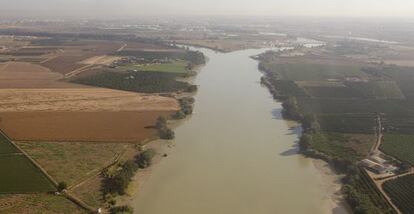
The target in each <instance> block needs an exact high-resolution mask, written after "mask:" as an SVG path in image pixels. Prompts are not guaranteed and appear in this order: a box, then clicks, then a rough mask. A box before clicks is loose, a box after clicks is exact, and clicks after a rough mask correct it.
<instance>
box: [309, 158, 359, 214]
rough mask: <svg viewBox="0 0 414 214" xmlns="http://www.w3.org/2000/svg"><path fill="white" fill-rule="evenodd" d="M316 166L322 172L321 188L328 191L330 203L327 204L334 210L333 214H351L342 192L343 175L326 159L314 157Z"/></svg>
mask: <svg viewBox="0 0 414 214" xmlns="http://www.w3.org/2000/svg"><path fill="white" fill-rule="evenodd" d="M312 163H313V165H314V166H315V168H316V169H317V170H318V171H319V172H320V176H321V178H322V180H323V181H324V185H323V186H321V188H323V189H324V191H325V192H326V197H327V198H329V203H328V204H327V205H326V206H327V210H332V212H331V213H333V214H349V213H352V212H351V211H350V209H349V207H348V204H347V203H346V201H345V199H344V197H343V194H342V192H341V188H342V185H343V184H342V182H341V179H342V177H343V175H339V174H337V173H336V172H335V171H334V169H333V168H332V167H331V166H330V165H329V164H328V163H327V162H325V161H323V160H318V159H312Z"/></svg>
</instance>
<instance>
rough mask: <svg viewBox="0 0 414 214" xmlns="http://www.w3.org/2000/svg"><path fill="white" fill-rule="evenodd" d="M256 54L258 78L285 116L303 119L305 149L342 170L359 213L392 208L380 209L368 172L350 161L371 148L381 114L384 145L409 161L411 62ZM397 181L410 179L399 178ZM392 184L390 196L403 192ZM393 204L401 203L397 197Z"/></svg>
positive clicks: (350, 199)
mask: <svg viewBox="0 0 414 214" xmlns="http://www.w3.org/2000/svg"><path fill="white" fill-rule="evenodd" d="M259 59H261V62H260V68H261V69H262V70H263V71H264V72H265V76H264V77H263V80H262V82H265V83H268V86H269V84H270V86H269V88H270V89H271V92H272V93H273V94H274V95H276V96H275V97H276V98H281V99H282V101H283V102H284V107H285V109H284V112H285V116H286V117H290V118H292V119H296V120H300V121H301V122H302V126H303V127H304V133H305V135H304V137H302V140H301V142H300V146H301V148H302V149H303V150H305V152H304V153H305V154H307V155H309V156H311V157H318V158H322V159H324V160H327V161H329V162H331V163H333V165H334V166H335V167H336V168H337V169H338V170H340V171H343V172H345V173H346V174H347V176H348V177H349V178H350V180H351V181H352V182H349V183H346V184H348V185H349V186H348V185H347V186H345V191H344V192H345V197H347V200H348V202H349V203H350V204H351V206H353V207H354V209H355V210H356V212H361V213H380V212H382V213H393V212H392V211H389V212H388V209H390V207H389V206H388V205H387V206H384V210H381V211H380V210H378V209H377V208H378V207H381V206H383V204H384V202H381V201H384V200H385V199H384V197H383V196H381V193H380V192H379V191H377V189H376V187H375V186H374V183H373V182H371V181H370V178H369V177H368V176H367V175H363V174H361V176H362V177H361V176H355V170H354V167H357V164H358V162H359V161H360V160H362V159H365V158H366V157H367V156H368V154H370V150H371V147H372V145H373V143H374V142H375V135H374V131H375V127H376V126H377V124H376V118H377V115H378V114H379V113H381V114H382V115H383V119H382V120H383V123H382V124H383V128H384V131H385V132H386V133H385V136H384V139H383V140H384V141H383V143H382V145H381V151H383V152H384V153H385V154H387V155H391V156H392V157H394V158H397V159H398V160H400V161H402V162H408V163H410V164H413V162H414V160H413V157H414V156H413V155H412V154H413V153H414V150H413V145H414V144H413V143H412V142H414V141H413V139H414V138H412V136H411V135H408V134H411V132H412V131H413V130H414V122H413V121H414V120H413V118H412V116H413V115H414V111H413V109H412V107H413V99H412V98H413V97H414V96H413V94H414V88H413V87H412V80H413V76H412V69H409V68H401V67H396V66H394V67H393V66H387V65H384V66H378V65H377V66H372V65H369V64H366V63H365V64H364V63H363V62H361V61H357V60H354V61H352V60H350V59H349V58H346V59H345V58H343V60H338V58H336V57H332V56H318V57H316V56H312V55H309V56H306V55H305V56H299V57H297V56H295V57H284V56H278V54H274V53H265V54H263V55H261V56H259ZM287 83H289V84H287ZM356 136H358V137H356ZM400 164H401V163H400ZM361 173H364V172H361ZM362 178H363V179H362ZM390 183H391V182H390ZM400 185H408V186H409V185H410V184H409V182H408V181H407V180H405V181H404V180H403V181H401V183H400ZM384 188H385V189H386V190H387V183H386V185H384ZM407 188H408V187H407ZM389 189H390V188H388V190H387V193H388V194H389V196H390V197H391V198H392V200H393V201H396V200H400V198H401V197H406V196H404V194H405V193H402V194H403V195H398V194H397V193H398V191H394V192H392V191H390V190H389ZM395 203H396V204H397V206H398V207H401V205H398V204H399V203H401V202H398V201H396V202H395ZM402 209H403V210H404V209H406V208H402ZM410 209H412V208H410ZM361 210H363V212H362V211H361ZM406 210H409V209H406ZM407 213H409V212H407Z"/></svg>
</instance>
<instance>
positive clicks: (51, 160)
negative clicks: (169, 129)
mask: <svg viewBox="0 0 414 214" xmlns="http://www.w3.org/2000/svg"><path fill="white" fill-rule="evenodd" d="M18 145H19V147H20V148H21V149H22V150H24V151H25V152H26V153H27V154H28V155H30V156H31V157H32V158H33V159H34V160H36V162H38V163H39V164H40V165H42V166H44V167H43V168H44V169H45V170H46V171H47V172H48V174H50V175H51V176H52V177H53V178H54V179H56V180H57V181H64V182H66V183H67V184H68V185H69V186H71V185H74V184H77V183H79V182H81V181H83V180H84V179H86V178H88V177H90V176H94V175H95V174H97V173H99V171H100V170H101V169H102V168H104V167H106V166H107V165H108V164H110V163H112V162H114V161H115V160H114V159H115V157H117V156H118V155H120V154H121V153H122V152H123V151H124V150H126V149H130V145H129V144H122V143H102V142H99V143H84V142H18ZM96 154H99V155H96Z"/></svg>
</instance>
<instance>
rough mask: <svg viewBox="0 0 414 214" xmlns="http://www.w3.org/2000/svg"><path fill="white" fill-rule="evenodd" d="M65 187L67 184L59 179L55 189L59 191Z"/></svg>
mask: <svg viewBox="0 0 414 214" xmlns="http://www.w3.org/2000/svg"><path fill="white" fill-rule="evenodd" d="M66 188H68V184H67V183H66V182H64V181H61V182H59V183H58V186H57V189H58V191H59V192H62V191H63V190H65V189H66Z"/></svg>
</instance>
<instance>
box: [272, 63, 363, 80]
mask: <svg viewBox="0 0 414 214" xmlns="http://www.w3.org/2000/svg"><path fill="white" fill-rule="evenodd" d="M269 67H270V69H271V70H272V71H275V72H277V73H279V74H280V75H281V76H282V79H285V80H302V81H303V80H326V79H337V78H343V77H348V76H358V77H365V76H367V74H365V73H363V72H362V71H361V67H360V66H358V65H352V64H350V65H330V64H317V63H303V62H297V63H272V64H270V66H269Z"/></svg>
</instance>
